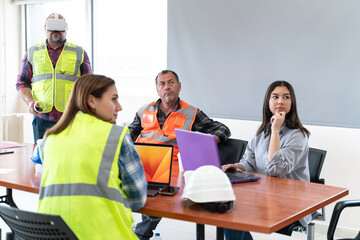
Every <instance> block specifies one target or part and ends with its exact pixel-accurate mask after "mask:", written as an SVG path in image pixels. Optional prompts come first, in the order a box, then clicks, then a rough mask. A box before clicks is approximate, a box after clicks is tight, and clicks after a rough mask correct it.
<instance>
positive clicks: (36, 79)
mask: <svg viewBox="0 0 360 240" xmlns="http://www.w3.org/2000/svg"><path fill="white" fill-rule="evenodd" d="M52 76H53V75H52V73H46V74H41V75H36V76H35V75H34V76H33V78H32V80H31V82H33V83H34V82H39V81H43V80H47V79H52Z"/></svg>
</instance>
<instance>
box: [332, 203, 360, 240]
mask: <svg viewBox="0 0 360 240" xmlns="http://www.w3.org/2000/svg"><path fill="white" fill-rule="evenodd" d="M347 207H360V200H345V201H340V202H337V203H336V205H335V207H334V210H333V213H332V216H331V220H330V224H329V229H328V232H327V239H328V240H334V234H335V230H336V226H337V223H338V221H339V218H340V214H341V212H342V210H344V209H345V208H347ZM339 240H360V231H359V233H358V234H357V236H356V237H355V238H343V239H339Z"/></svg>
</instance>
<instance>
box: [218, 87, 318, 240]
mask: <svg viewBox="0 0 360 240" xmlns="http://www.w3.org/2000/svg"><path fill="white" fill-rule="evenodd" d="M309 135H310V132H309V131H308V130H307V129H306V128H305V127H303V125H302V124H301V122H300V119H299V116H298V113H297V107H296V98H295V92H294V89H293V88H292V86H291V85H290V84H289V83H288V82H286V81H275V82H273V83H272V84H270V86H269V87H268V89H267V91H266V94H265V98H264V103H263V120H262V123H261V125H260V127H259V129H258V131H257V133H256V136H255V137H254V138H253V139H252V140H251V141H250V143H249V144H248V146H247V148H246V152H245V155H244V157H243V158H242V159H241V160H240V162H239V163H236V164H227V165H223V166H222V169H223V171H227V170H228V169H235V170H236V171H246V172H255V173H261V174H265V175H269V176H274V177H284V178H291V179H297V180H302V181H310V175H309V166H308V154H309V145H308V138H309ZM310 220H311V219H310V216H306V217H304V218H303V219H301V220H300V223H301V224H302V225H304V226H306V225H307V224H308V223H309V222H310ZM225 237H226V240H252V239H253V238H252V236H251V234H250V233H249V232H244V231H238V230H232V229H225Z"/></svg>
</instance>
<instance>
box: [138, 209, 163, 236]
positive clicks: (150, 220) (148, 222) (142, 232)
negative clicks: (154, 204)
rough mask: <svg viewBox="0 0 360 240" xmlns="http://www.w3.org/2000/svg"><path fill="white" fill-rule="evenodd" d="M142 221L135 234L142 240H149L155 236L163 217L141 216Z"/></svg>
mask: <svg viewBox="0 0 360 240" xmlns="http://www.w3.org/2000/svg"><path fill="white" fill-rule="evenodd" d="M141 219H142V221H141V222H139V223H138V224H137V225H136V228H135V230H134V233H135V234H136V236H137V237H138V238H139V239H140V240H149V239H150V238H151V237H152V236H153V234H154V233H153V231H154V230H155V228H156V226H157V225H158V224H159V222H160V221H161V217H154V216H149V215H145V214H141Z"/></svg>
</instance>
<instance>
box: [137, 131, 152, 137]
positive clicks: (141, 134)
mask: <svg viewBox="0 0 360 240" xmlns="http://www.w3.org/2000/svg"><path fill="white" fill-rule="evenodd" d="M154 135H155V132H149V133H140V136H139V137H142V138H153V137H154Z"/></svg>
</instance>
